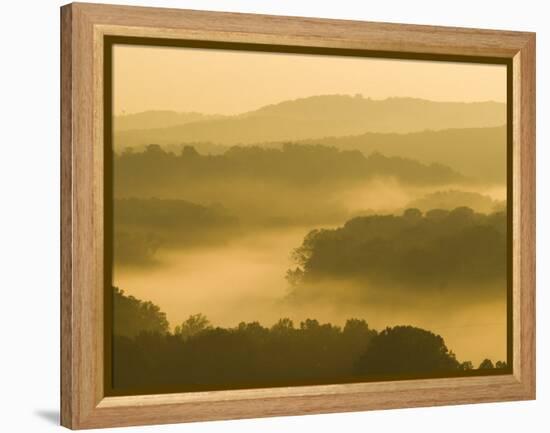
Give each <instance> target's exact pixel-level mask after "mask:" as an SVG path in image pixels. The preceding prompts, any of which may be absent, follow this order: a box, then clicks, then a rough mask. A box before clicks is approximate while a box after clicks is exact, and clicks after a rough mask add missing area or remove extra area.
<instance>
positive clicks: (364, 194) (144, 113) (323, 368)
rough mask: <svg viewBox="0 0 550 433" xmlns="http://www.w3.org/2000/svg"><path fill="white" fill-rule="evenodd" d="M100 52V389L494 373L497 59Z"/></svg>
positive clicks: (502, 278) (502, 164) (505, 320)
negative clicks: (105, 215) (103, 201)
mask: <svg viewBox="0 0 550 433" xmlns="http://www.w3.org/2000/svg"><path fill="white" fill-rule="evenodd" d="M111 49H112V52H111V54H110V55H111V69H110V71H109V74H110V76H109V79H110V80H111V95H110V96H111V98H110V99H109V100H108V102H107V103H108V104H110V106H109V109H110V111H109V113H110V118H109V119H108V120H109V121H108V123H107V125H108V128H110V134H111V135H110V143H109V146H110V151H111V152H112V153H111V154H110V155H111V157H112V158H111V166H110V176H109V177H110V182H111V184H110V186H109V188H110V189H109V195H107V197H108V198H109V202H108V203H107V206H110V207H111V212H110V213H109V215H110V216H111V218H110V220H109V221H108V224H110V233H111V236H110V237H109V238H108V239H106V248H107V250H108V252H109V254H110V255H109V257H110V262H109V264H110V265H111V268H110V275H109V282H108V286H107V292H106V293H107V294H108V300H109V302H110V303H109V304H108V305H109V308H110V310H109V311H108V312H107V313H108V314H107V315H108V318H109V322H108V325H109V327H108V332H109V336H110V337H109V338H110V342H109V343H110V354H109V356H108V357H107V358H108V359H107V370H108V374H109V383H108V385H109V386H110V387H111V392H112V393H114V394H121V395H124V394H134V393H150V392H154V393H162V392H192V391H210V390H227V389H246V388H263V387H280V386H302V385H317V384H339V383H353V382H369V381H378V380H402V379H416V378H426V377H455V376H467V375H488V374H501V373H508V372H509V371H510V365H511V352H510V347H511V346H510V344H511V341H510V339H511V335H510V332H509V330H510V326H511V319H510V316H509V312H510V305H509V301H508V300H509V281H510V272H511V269H510V266H509V259H508V258H509V256H510V251H509V245H510V242H509V239H510V235H511V233H510V230H511V226H510V224H509V218H508V216H509V210H508V204H509V202H510V200H509V197H510V193H511V191H510V188H509V187H508V172H509V170H508V169H507V166H508V162H509V157H508V149H509V146H508V126H509V122H508V121H507V113H508V111H507V92H508V90H507V89H508V86H507V82H508V81H507V76H508V75H507V74H508V72H507V67H506V66H505V65H499V64H487V63H471V62H463V61H450V60H433V61H432V60H430V61H428V60H417V59H391V58H377V57H362V56H338V55H329V54H319V53H281V52H279V53H275V52H259V51H252V50H245V49H220V48H216V47H212V48H208V47H205V48H191V47H182V46H153V45H143V44H137V43H135V44H134V43H117V44H114V45H113V46H112V48H111Z"/></svg>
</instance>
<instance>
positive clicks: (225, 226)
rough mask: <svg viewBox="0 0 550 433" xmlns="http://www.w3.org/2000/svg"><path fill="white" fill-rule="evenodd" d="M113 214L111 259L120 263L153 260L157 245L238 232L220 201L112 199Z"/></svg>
mask: <svg viewBox="0 0 550 433" xmlns="http://www.w3.org/2000/svg"><path fill="white" fill-rule="evenodd" d="M113 216H114V230H115V233H114V243H113V247H114V259H115V261H116V263H117V264H121V265H147V264H153V263H155V259H156V257H155V253H156V252H157V250H158V249H159V248H186V247H190V246H194V245H197V244H199V245H208V244H215V243H220V242H223V241H225V240H227V239H228V238H229V237H231V236H234V235H236V234H238V233H239V232H240V225H239V221H238V219H237V218H236V217H234V216H232V215H230V214H229V213H228V212H227V211H226V209H224V208H223V207H222V206H221V205H213V206H202V205H198V204H195V203H190V202H187V201H184V200H160V199H157V198H148V199H139V198H123V199H115V200H114V206H113Z"/></svg>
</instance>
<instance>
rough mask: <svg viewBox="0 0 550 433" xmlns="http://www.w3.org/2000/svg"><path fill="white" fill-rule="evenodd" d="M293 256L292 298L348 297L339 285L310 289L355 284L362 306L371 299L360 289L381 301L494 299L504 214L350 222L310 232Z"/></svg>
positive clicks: (407, 215)
mask: <svg viewBox="0 0 550 433" xmlns="http://www.w3.org/2000/svg"><path fill="white" fill-rule="evenodd" d="M293 257H294V260H295V262H296V263H297V265H298V266H297V267H296V268H294V269H291V270H289V271H288V274H287V278H288V280H289V281H290V282H291V283H292V284H293V286H294V289H293V292H292V294H291V296H292V297H293V298H296V299H300V298H305V299H309V298H312V297H315V298H319V297H321V296H330V297H332V298H338V296H344V295H349V293H346V294H344V293H342V290H341V289H340V288H338V287H339V285H338V284H334V288H333V290H330V289H327V285H323V286H322V290H317V289H318V287H319V286H318V285H316V284H315V283H318V282H321V281H327V280H328V281H335V282H336V281H342V280H348V281H349V280H352V281H355V282H357V283H358V284H357V285H356V287H358V290H357V299H358V300H362V301H364V302H366V301H367V300H368V299H369V296H372V294H373V293H372V290H370V291H367V290H364V291H362V288H364V287H369V286H374V287H376V291H377V293H384V294H386V295H389V294H390V293H389V292H390V291H398V292H399V293H400V295H402V296H407V295H412V296H419V295H421V294H424V295H425V294H431V295H438V296H442V295H445V296H450V298H449V300H450V299H452V297H453V296H454V297H461V298H465V297H467V296H472V295H474V294H475V296H477V297H478V299H479V297H484V296H485V297H486V296H488V295H492V296H494V295H495V294H499V293H500V294H503V293H504V291H505V288H506V285H505V284H504V282H505V278H506V213H505V212H495V213H491V214H481V213H476V212H474V211H473V210H472V209H470V208H467V207H459V208H456V209H453V210H451V211H448V210H443V209H432V210H429V211H428V212H426V213H422V212H421V211H420V210H418V209H407V210H405V212H404V213H403V214H402V215H372V216H364V217H357V218H354V219H352V220H349V221H347V222H346V223H345V224H344V225H343V226H342V227H339V228H336V229H321V230H317V229H316V230H312V231H311V232H309V234H308V235H307V236H306V237H305V239H304V242H303V243H302V245H301V246H300V247H298V248H296V249H295V250H294V252H293ZM328 287H330V285H329V286H328ZM495 291H496V292H495Z"/></svg>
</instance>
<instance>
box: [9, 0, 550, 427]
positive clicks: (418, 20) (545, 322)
mask: <svg viewBox="0 0 550 433" xmlns="http://www.w3.org/2000/svg"><path fill="white" fill-rule="evenodd" d="M108 3H111V2H108ZM120 3H125V4H132V5H144V6H170V7H180V8H190V9H206V10H220V11H222V10H223V11H235V12H251V13H265V14H278V15H296V16H314V17H323V18H343V19H355V20H371V21H387V22H402V23H414V24H435V25H452V26H463V27H482V28H494V29H509V30H528V31H536V32H537V54H538V60H537V63H538V64H537V77H538V79H537V96H538V97H537V99H538V102H537V124H538V128H537V129H538V131H537V142H538V146H537V167H538V170H537V172H538V173H537V183H538V191H539V193H538V194H537V220H538V222H539V224H538V229H537V232H538V233H537V234H538V236H537V245H538V246H537V256H538V257H537V259H538V270H537V280H538V284H537V287H538V290H537V298H538V299H537V304H538V308H537V310H538V324H537V326H538V329H537V331H538V335H537V343H538V347H537V352H538V353H537V361H538V362H537V364H538V381H537V382H538V400H537V401H535V402H514V403H498V404H482V405H469V406H455V407H441V408H424V409H401V410H390V411H378V412H364V413H351V414H334V415H314V416H302V417H285V418H271V419H261V420H243V421H224V422H209V423H195V424H187V425H168V426H162V427H159V426H153V427H141V428H133V429H129V430H128V431H132V432H134V431H135V432H137V431H140V432H153V431H154V432H176V431H177V432H199V433H201V432H202V433H218V432H224V433H233V432H235V433H236V432H238V433H248V432H259V431H261V432H262V433H271V432H277V433H279V432H281V431H285V432H304V431H327V432H328V431H335V430H338V431H341V432H344V431H345V432H346V433H347V432H364V431H384V432H393V431H407V432H417V431H418V432H422V433H428V432H437V433H441V432H445V433H447V432H449V433H450V432H460V433H464V432H478V431H479V432H481V431H494V432H512V431H515V432H518V431H529V432H537V431H548V428H549V425H550V419H549V418H550V416H549V414H548V411H549V410H550V395H549V393H550V386H549V382H550V381H549V377H550V362H549V355H550V348H549V345H550V338H549V327H550V319H549V317H550V314H549V312H548V309H549V308H550V297H549V294H548V285H549V283H550V275H549V270H548V268H549V266H548V265H549V264H550V257H549V248H548V245H547V242H549V241H550V236H549V232H550V225H549V224H548V222H547V219H548V216H547V215H548V210H549V206H550V204H549V198H550V194H548V190H547V187H548V186H549V185H550V173H549V170H548V169H546V170H545V168H546V167H548V165H549V164H550V158H549V148H548V146H547V142H548V140H549V132H548V120H549V110H548V103H549V101H548V96H549V94H548V87H549V85H548V80H549V78H548V77H550V68H549V58H550V41H549V33H550V31H549V24H550V23H549V21H550V14H549V13H548V12H546V11H545V9H546V6H547V2H545V1H528V0H521V1H520V0H514V1H504V0H500V1H496V0H495V1H482V0H474V1H470V0H461V1H449V2H447V1H441V0H439V1H437V0H434V1H421V0H415V1H410V0H402V1H392V0H385V1H360V0H338V1H334V0H333V1H320V0H316V1H306V0H301V1H298V0H294V1H292V0H278V1H277V0H249V1H247V0H242V1H239V0H226V1H214V0H202V1H199V0H196V1H191V0H189V1H153V0H148V1H122V0H121V1H120ZM61 4H62V2H60V1H58V0H37V1H30V0H25V1H15V0H13V1H7V2H3V4H2V6H1V16H2V25H1V27H0V32H1V34H2V38H1V40H2V45H1V50H2V55H1V56H0V59H1V61H0V86H1V88H0V106H1V107H2V116H1V119H2V120H1V122H0V131H1V132H0V145H1V153H0V155H1V157H0V177H1V182H0V185H1V188H2V201H1V206H2V208H1V211H0V219H1V224H0V229H1V231H2V233H1V236H0V255H1V258H0V259H1V260H0V263H1V265H0V288H1V290H2V298H1V299H2V300H3V306H2V307H3V308H2V310H1V313H0V320H1V321H2V323H1V326H0V330H1V333H2V334H1V336H2V340H1V350H2V351H1V355H0V378H1V380H0V400H1V402H0V404H1V405H2V406H1V407H2V410H1V414H0V430H2V431H5V432H32V433H37V432H44V431H54V430H58V429H60V427H59V426H58V421H57V416H58V411H59V6H60V5H61ZM545 120H546V122H545ZM545 187H546V188H545ZM545 216H546V218H545ZM545 265H546V266H545Z"/></svg>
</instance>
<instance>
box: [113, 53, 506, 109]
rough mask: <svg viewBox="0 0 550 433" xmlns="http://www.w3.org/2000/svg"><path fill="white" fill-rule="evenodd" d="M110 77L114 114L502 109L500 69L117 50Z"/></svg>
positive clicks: (502, 68)
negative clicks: (449, 105)
mask: <svg viewBox="0 0 550 433" xmlns="http://www.w3.org/2000/svg"><path fill="white" fill-rule="evenodd" d="M113 70H114V78H113V89H114V101H113V103H114V107H113V108H114V113H115V114H121V113H122V112H125V113H136V112H140V111H146V110H174V111H197V112H201V113H207V114H215V113H217V114H237V113H242V112H245V111H249V110H254V109H256V108H259V107H261V106H263V105H267V104H273V103H277V102H280V101H283V100H288V99H296V98H301V97H307V96H312V95H321V94H348V95H353V94H356V93H361V94H363V96H364V97H371V98H374V99H384V98H387V97H392V96H403V97H407V96H408V97H416V98H423V99H431V100H436V101H464V102H470V101H488V100H492V101H499V102H505V101H506V67H505V66H504V65H478V64H468V63H451V62H427V61H412V60H388V59H372V58H357V57H335V56H319V55H303V54H276V53H275V54H274V53H253V52H243V51H227V50H207V49H192V48H165V47H141V46H132V45H116V46H115V47H114V48H113Z"/></svg>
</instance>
